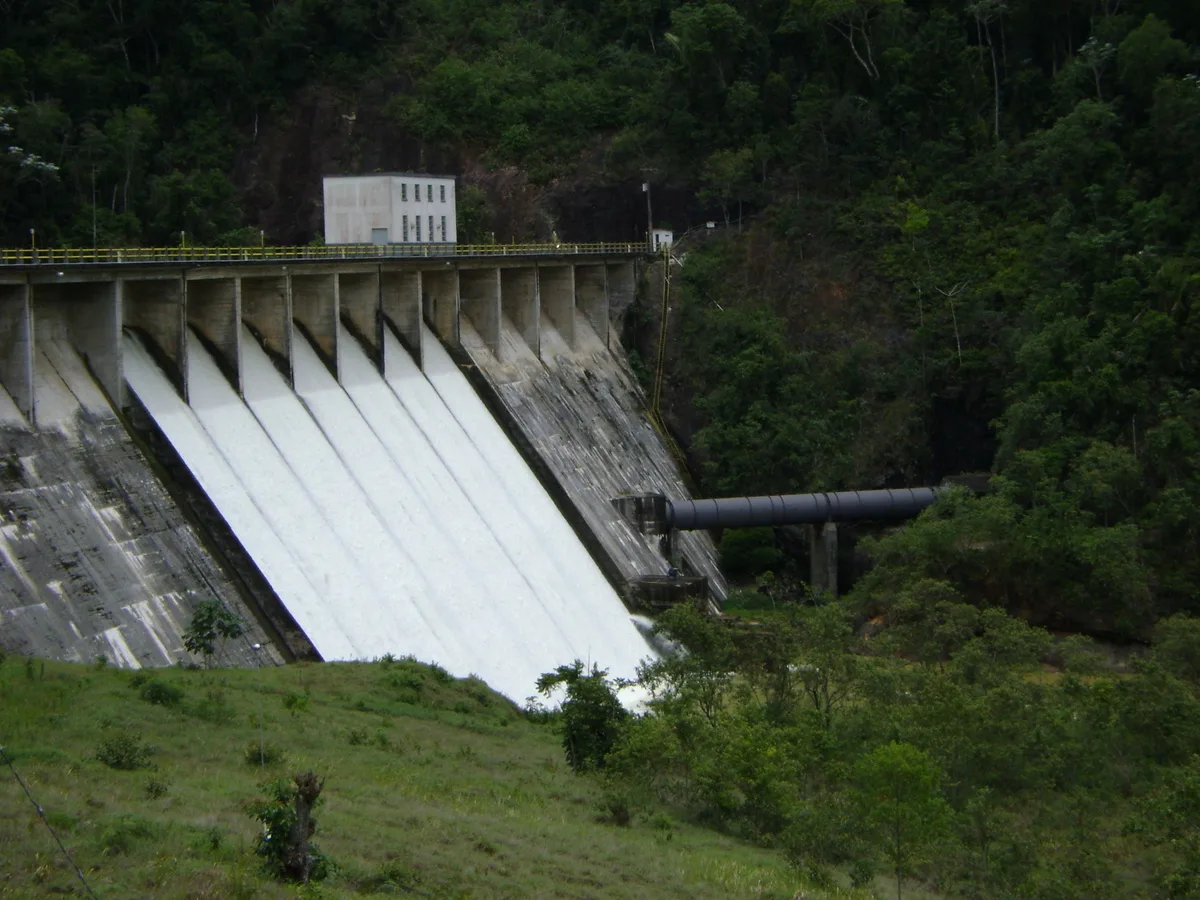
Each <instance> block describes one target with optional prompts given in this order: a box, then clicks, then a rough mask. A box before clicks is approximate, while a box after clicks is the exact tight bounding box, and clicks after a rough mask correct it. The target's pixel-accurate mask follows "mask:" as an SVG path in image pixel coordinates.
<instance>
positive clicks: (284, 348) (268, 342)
mask: <svg viewBox="0 0 1200 900" xmlns="http://www.w3.org/2000/svg"><path fill="white" fill-rule="evenodd" d="M240 281H241V285H242V288H241V293H242V322H243V323H245V324H246V326H248V327H249V329H250V331H251V332H252V333H253V334H254V336H255V337H256V338H258V342H259V344H261V345H262V347H263V349H265V350H266V351H267V355H268V356H270V357H271V361H272V362H273V363H275V367H276V368H277V369H279V371H280V373H282V375H283V377H284V378H285V379H286V380H287V382H288V384H292V383H293V380H292V298H291V292H290V291H289V289H288V280H287V278H286V277H285V276H284V275H282V274H280V275H266V276H262V277H259V276H254V277H249V276H247V277H243V278H241V279H240Z"/></svg>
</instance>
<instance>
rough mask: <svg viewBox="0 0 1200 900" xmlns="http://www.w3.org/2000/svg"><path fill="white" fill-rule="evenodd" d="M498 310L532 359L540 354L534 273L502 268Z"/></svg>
mask: <svg viewBox="0 0 1200 900" xmlns="http://www.w3.org/2000/svg"><path fill="white" fill-rule="evenodd" d="M500 306H501V309H502V311H503V313H504V317H505V318H506V319H508V321H510V322H511V323H512V324H513V327H514V328H516V330H517V333H518V334H520V335H521V337H522V338H523V339H524V341H525V344H526V346H527V347H529V349H530V350H532V351H533V352H534V354H535V355H538V354H540V353H541V341H540V331H541V328H540V325H541V304H540V302H539V298H538V279H537V270H536V269H530V268H519V269H518V268H503V269H501V270H500Z"/></svg>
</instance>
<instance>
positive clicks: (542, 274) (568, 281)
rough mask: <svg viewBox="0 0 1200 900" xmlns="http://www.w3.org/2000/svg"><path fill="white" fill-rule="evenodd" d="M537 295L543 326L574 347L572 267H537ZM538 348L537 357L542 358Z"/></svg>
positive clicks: (540, 349) (573, 277)
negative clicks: (544, 319)
mask: <svg viewBox="0 0 1200 900" xmlns="http://www.w3.org/2000/svg"><path fill="white" fill-rule="evenodd" d="M537 273H538V295H539V296H540V297H541V311H542V312H543V313H544V314H545V316H546V319H547V322H546V323H545V324H547V325H549V326H550V327H552V328H554V329H555V330H557V331H558V334H559V336H561V337H562V339H563V342H564V343H565V344H566V345H567V346H568V347H571V348H573V347H574V346H575V269H574V267H573V266H538V270H537ZM541 351H542V348H539V352H538V355H539V356H544V355H545V354H544V353H542V352H541Z"/></svg>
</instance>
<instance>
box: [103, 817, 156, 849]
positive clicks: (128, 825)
mask: <svg viewBox="0 0 1200 900" xmlns="http://www.w3.org/2000/svg"><path fill="white" fill-rule="evenodd" d="M157 831H158V828H157V826H156V825H155V824H154V823H153V822H149V821H147V820H145V819H141V818H138V817H137V816H122V817H121V818H120V819H118V820H117V821H116V822H114V823H112V824H111V825H109V826H108V827H107V828H105V829H104V830H103V831H102V832H101V833H100V847H101V850H102V852H103V853H104V855H105V856H119V855H123V854H125V853H128V852H129V851H130V850H131V849H133V845H134V844H136V843H137V842H138V841H143V840H146V839H148V838H152V837H154V836H155V834H156V832H157Z"/></svg>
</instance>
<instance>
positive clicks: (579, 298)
mask: <svg viewBox="0 0 1200 900" xmlns="http://www.w3.org/2000/svg"><path fill="white" fill-rule="evenodd" d="M575 303H576V304H577V305H578V307H579V311H580V312H582V313H583V314H584V315H585V316H586V317H587V320H588V324H590V325H591V326H592V330H593V331H594V332H596V337H598V338H600V340H601V342H602V343H603V344H604V345H605V346H608V268H607V266H604V265H599V266H592V265H577V266H575Z"/></svg>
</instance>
